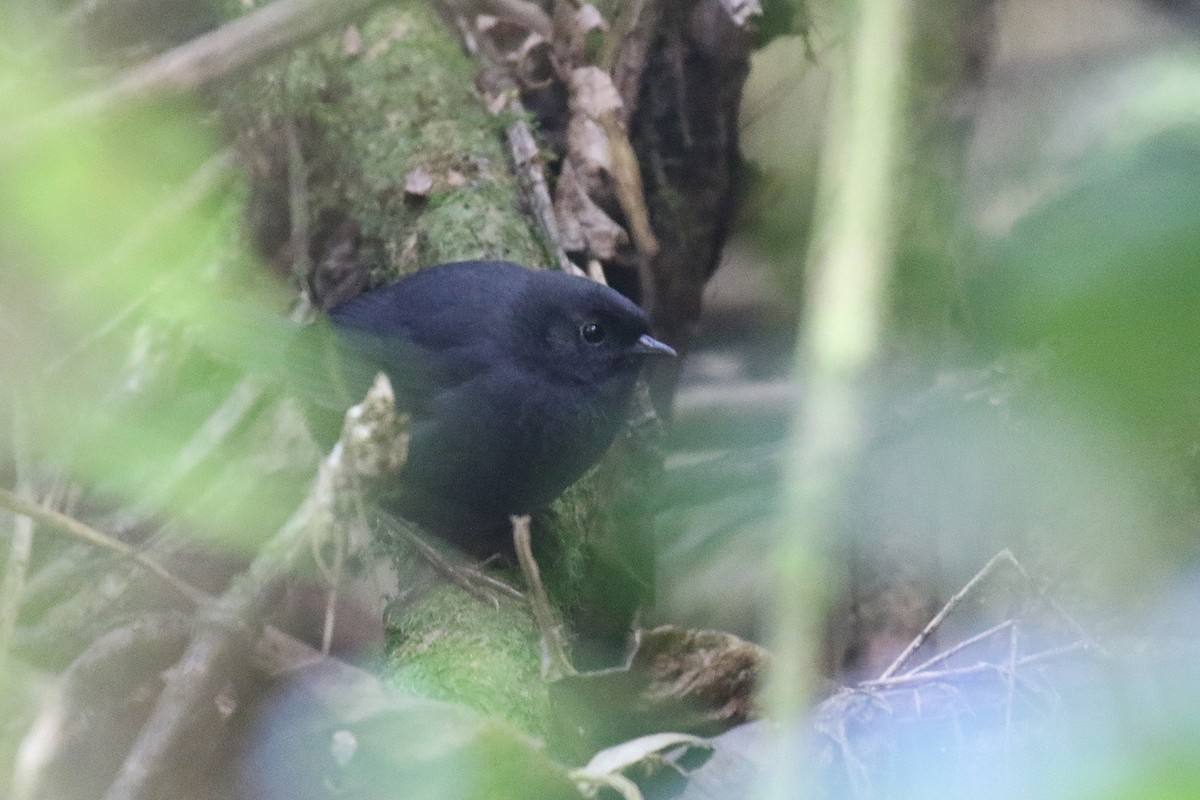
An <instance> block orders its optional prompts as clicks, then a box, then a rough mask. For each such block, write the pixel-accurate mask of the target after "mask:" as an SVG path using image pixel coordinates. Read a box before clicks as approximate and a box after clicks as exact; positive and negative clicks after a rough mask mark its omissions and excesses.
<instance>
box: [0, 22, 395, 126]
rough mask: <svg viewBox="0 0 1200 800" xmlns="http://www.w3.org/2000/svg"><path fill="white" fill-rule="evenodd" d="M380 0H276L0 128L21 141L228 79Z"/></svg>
mask: <svg viewBox="0 0 1200 800" xmlns="http://www.w3.org/2000/svg"><path fill="white" fill-rule="evenodd" d="M381 2H382V0H342V1H341V2H337V3H332V2H327V1H326V0H276V2H273V3H271V4H269V5H267V6H264V7H262V8H260V9H258V10H257V11H253V12H251V13H249V14H247V15H246V16H244V17H241V18H240V19H236V20H234V21H232V22H229V23H227V24H225V25H222V26H221V27H220V28H217V29H216V30H214V31H210V32H209V33H206V34H203V35H201V36H197V37H196V38H195V39H192V40H191V41H190V42H187V43H185V44H182V45H180V46H179V47H176V48H174V49H172V50H168V51H167V52H166V53H163V54H162V55H159V56H156V57H154V58H152V59H150V60H149V61H147V62H146V63H144V64H141V65H140V66H136V67H133V68H131V69H129V70H127V71H126V72H125V73H124V74H122V75H120V76H119V77H118V78H117V79H116V80H115V81H114V82H113V83H111V84H109V85H108V86H105V87H102V88H100V89H97V90H95V91H93V92H92V93H90V94H86V95H84V96H83V97H79V98H76V99H75V100H71V101H69V102H67V103H65V104H63V105H61V106H59V107H58V108H55V109H52V110H50V111H47V112H45V113H44V114H41V115H39V116H37V117H35V118H33V119H29V120H26V121H25V122H24V123H18V124H17V125H16V126H14V128H13V129H9V130H7V131H0V139H4V138H10V137H11V138H12V139H15V140H16V141H18V142H20V141H22V140H23V134H24V135H31V134H34V133H36V132H37V131H39V130H42V129H43V128H44V127H46V126H52V125H62V124H65V123H68V122H73V121H76V120H79V119H83V118H87V117H92V116H98V115H101V114H105V113H109V112H111V111H114V110H118V109H121V108H130V107H133V106H136V105H139V104H141V103H145V102H148V101H150V100H154V99H157V98H161V97H167V96H171V95H178V94H183V93H185V92H189V91H194V90H196V89H199V88H200V87H202V86H207V85H209V84H212V83H214V82H216V81H218V80H221V79H224V78H228V77H229V76H231V75H235V74H237V73H239V72H242V71H244V70H246V69H249V68H250V67H253V66H255V65H256V64H259V63H261V62H263V61H265V60H266V59H268V58H270V57H271V56H273V55H275V54H276V53H280V52H282V51H284V50H287V49H288V48H290V47H294V46H295V45H296V44H297V43H299V42H302V41H304V40H306V39H309V38H311V37H313V36H316V35H317V34H319V33H321V32H323V31H326V30H328V29H330V28H332V27H334V26H336V25H339V24H341V23H342V22H345V21H346V20H348V19H350V18H352V17H354V16H356V15H358V14H361V13H362V12H364V11H366V10H368V9H369V8H371V7H372V6H375V5H378V4H379V3H381Z"/></svg>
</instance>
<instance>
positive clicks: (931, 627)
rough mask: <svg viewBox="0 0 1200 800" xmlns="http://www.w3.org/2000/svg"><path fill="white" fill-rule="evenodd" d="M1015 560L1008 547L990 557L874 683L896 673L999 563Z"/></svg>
mask: <svg viewBox="0 0 1200 800" xmlns="http://www.w3.org/2000/svg"><path fill="white" fill-rule="evenodd" d="M1013 561H1014V559H1013V555H1012V553H1011V552H1010V551H1008V550H1007V549H1005V550H1001V551H1000V552H999V553H996V555H994V556H992V557H991V558H990V559H988V562H987V563H986V564H984V565H983V568H982V569H980V570H979V572H976V573H975V576H974V577H973V578H971V580H969V581H967V582H966V583H965V584H963V587H962V588H961V589H959V590H958V591H957V592H955V593H954V596H953V597H951V598H950V599H949V600H948V601H947V602H946V605H944V606H942V610H941V611H939V612H938V613H937V614H934V616H933V619H931V620H929V623H928V624H926V626H925V627H924V628H923V629H922V630H921V632H920V633H918V634H917V636H916V638H914V639H913V640H912V641H911V642H909V643H908V647H906V648H904V650H903V652H901V653H900V655H898V656H896V660H895V661H893V662H892V663H891V664H890V665H889V666H888V668H887V669H885V670H884V671H883V673H882V674H881V675H880V676H879V677H878V678H876V679H875V680H874V681H872V683H882V682H885V681H887V680H888V679H889V678H891V677H892V676H893V675H895V674H896V671H897V670H899V669H900V667H902V666H904V663H905V662H906V661H908V659H909V658H910V657H912V654H913V653H915V652H916V651H917V649H918V648H920V646H921V645H923V644H925V640H926V639H928V638H929V637H930V636H931V635H932V634H933V632H934V631H936V630H937V629H938V628H939V627H940V626H941V624H942V623H943V622H944V621H945V620H946V617H948V616H950V612H952V611H954V609H956V608H958V604H959V603H961V602H962V601H963V600H964V599H966V597H967V595H969V594H970V593H971V591H972V590H973V589H974V588H975V587H976V586H978V585H979V584H980V582H982V581H983V580H984V579H985V578H987V576H988V575H990V574H991V573H992V570H994V569H995V568H996V566H997V565H998V564H1000V563H1001V562H1007V563H1012V562H1013Z"/></svg>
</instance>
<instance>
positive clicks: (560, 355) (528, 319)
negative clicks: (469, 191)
mask: <svg viewBox="0 0 1200 800" xmlns="http://www.w3.org/2000/svg"><path fill="white" fill-rule="evenodd" d="M514 321H515V322H516V324H515V325H514V328H513V334H514V341H513V346H514V347H515V348H516V349H517V351H518V352H519V354H520V357H521V359H522V361H523V362H524V363H525V364H526V366H527V367H529V368H534V369H538V370H543V371H545V372H547V373H549V374H550V375H552V376H553V377H554V378H556V379H558V380H562V381H568V382H574V383H580V384H588V385H592V386H596V387H603V386H605V385H607V384H609V383H610V382H613V381H616V382H619V383H628V384H629V386H632V383H633V379H634V378H635V377H636V376H637V373H638V369H639V368H640V366H641V364H642V362H643V361H644V360H645V358H646V357H648V356H658V355H665V356H674V355H675V351H674V350H673V349H671V348H670V347H668V346H667V345H665V344H663V343H662V342H660V341H658V340H657V339H655V338H653V337H652V336H650V321H649V319H648V318H647V316H646V312H644V311H643V310H642V309H640V308H638V306H637V305H635V304H634V303H633V302H632V301H630V300H629V299H628V298H626V297H625V296H624V295H622V294H621V293H620V292H617V291H615V290H613V289H610V288H609V287H607V286H604V285H602V284H599V283H596V282H595V281H590V280H588V279H586V278H579V277H575V276H573V275H567V274H565V273H561V272H549V271H546V272H538V273H536V274H535V275H533V276H532V277H531V280H530V281H529V283H528V285H527V286H526V288H525V291H523V292H522V294H521V297H520V298H519V299H518V301H517V308H516V313H515V314H514Z"/></svg>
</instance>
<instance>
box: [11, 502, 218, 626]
mask: <svg viewBox="0 0 1200 800" xmlns="http://www.w3.org/2000/svg"><path fill="white" fill-rule="evenodd" d="M0 506H3V507H4V508H7V509H8V510H9V511H13V512H15V513H17V514H21V515H23V516H26V517H29V518H30V519H32V520H33V521H34V522H36V523H38V524H40V525H46V526H49V527H51V528H53V529H55V530H57V531H59V532H61V533H66V534H68V535H70V536H74V537H75V538H77V539H82V540H84V541H86V542H89V543H91V544H94V545H96V546H97V547H102V548H104V549H105V550H110V551H112V552H114V553H118V554H120V555H122V556H125V557H126V558H129V559H131V560H133V561H135V562H136V563H137V564H138V565H139V566H141V567H144V568H145V569H147V570H149V571H150V572H152V573H154V574H155V575H157V576H158V577H160V578H162V579H163V580H164V581H165V582H166V583H167V585H168V586H170V587H171V588H173V589H175V590H176V591H177V592H179V593H180V594H181V595H183V596H184V597H185V598H187V599H188V600H190V601H191V602H193V603H195V604H197V605H203V604H204V602H205V601H206V600H207V599H208V595H206V594H204V593H203V592H201V591H200V590H199V589H197V588H196V587H194V586H192V585H191V584H189V583H187V582H186V581H184V580H182V579H181V578H179V577H177V576H176V575H174V574H172V573H171V572H170V571H169V570H167V568H166V567H164V566H162V565H161V564H159V563H158V562H157V561H155V560H153V559H152V558H150V557H149V556H147V555H145V554H144V553H142V552H140V551H138V550H136V549H134V548H133V547H130V546H129V545H127V544H125V543H124V542H122V541H119V540H117V539H114V538H112V537H111V536H109V535H108V534H105V533H101V532H100V531H98V530H96V529H95V528H92V527H91V526H89V525H85V524H83V523H82V522H80V521H79V520H77V519H75V518H74V517H69V516H67V515H66V514H62V513H59V512H58V511H54V510H53V509H49V508H42V507H41V506H39V505H37V504H36V503H31V502H29V501H28V500H26V499H25V498H23V497H21V496H20V495H18V494H16V493H14V492H11V491H9V490H8V489H4V488H0Z"/></svg>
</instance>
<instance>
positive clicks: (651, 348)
mask: <svg viewBox="0 0 1200 800" xmlns="http://www.w3.org/2000/svg"><path fill="white" fill-rule="evenodd" d="M632 352H634V353H636V354H638V355H642V356H671V357H675V356H677V355H679V354H678V353H676V352H675V348H673V347H671V346H670V345H666V344H663V343H662V342H660V341H659V340H658V339H655V338H654V337H653V336H651V335H650V334H648V333H644V334H642V338H640V339H638V340H637V344H635V345H634V346H633V348H632Z"/></svg>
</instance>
